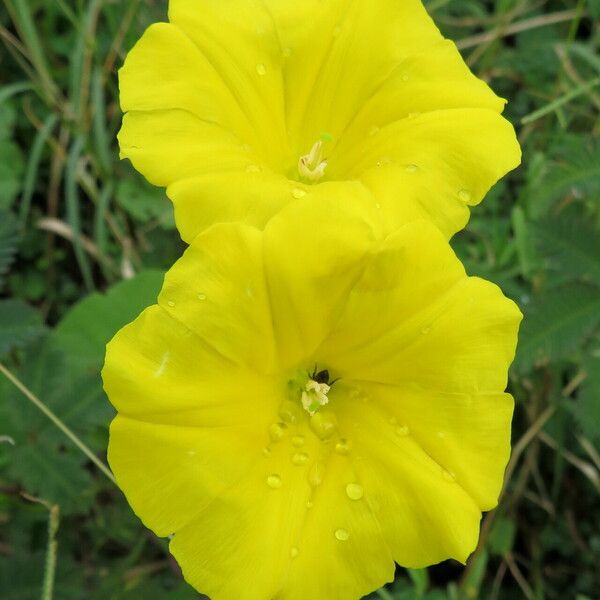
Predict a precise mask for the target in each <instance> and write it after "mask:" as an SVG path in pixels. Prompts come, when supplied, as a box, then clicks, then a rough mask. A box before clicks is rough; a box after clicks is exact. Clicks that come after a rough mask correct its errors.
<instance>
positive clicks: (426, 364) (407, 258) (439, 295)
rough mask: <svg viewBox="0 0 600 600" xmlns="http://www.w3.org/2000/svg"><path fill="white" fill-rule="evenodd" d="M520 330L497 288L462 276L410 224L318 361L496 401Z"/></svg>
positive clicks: (347, 371)
mask: <svg viewBox="0 0 600 600" xmlns="http://www.w3.org/2000/svg"><path fill="white" fill-rule="evenodd" d="M375 306H377V307H379V309H378V310H373V307H375ZM520 320H521V313H520V311H519V309H518V308H517V307H516V305H515V304H514V303H513V302H512V301H510V300H508V299H507V298H505V297H504V296H503V295H502V292H501V291H500V290H499V288H498V287H497V286H495V285H494V284H492V283H489V282H487V281H483V280H481V279H478V278H475V277H467V276H466V275H465V274H464V271H463V269H462V266H461V264H460V262H459V260H458V259H457V258H456V256H455V255H454V254H453V252H452V250H451V249H450V247H449V246H448V244H447V243H446V242H445V240H444V238H443V236H442V235H441V234H440V233H439V231H437V230H436V229H435V228H434V227H433V226H432V225H431V224H429V223H427V222H415V223H411V224H409V225H406V226H405V227H403V228H402V229H400V230H399V231H398V232H397V233H396V234H393V235H391V236H390V237H389V238H388V239H387V240H386V241H385V243H384V244H383V246H382V248H381V250H380V252H378V253H377V254H375V255H374V257H373V260H372V261H371V263H370V264H369V265H368V266H367V268H366V269H365V271H364V274H363V276H362V279H361V281H360V282H357V284H356V285H355V287H354V289H353V290H352V292H351V293H350V295H349V299H348V303H347V305H346V307H345V309H344V314H343V316H342V317H341V318H340V319H339V321H338V322H337V325H336V328H335V330H334V331H333V333H332V334H331V336H330V338H329V339H328V340H326V341H325V342H324V344H323V346H322V348H321V349H319V351H318V355H319V357H320V360H321V361H324V362H325V363H326V364H331V365H333V364H335V365H337V367H338V369H339V370H340V375H341V376H342V377H349V378H352V379H362V380H368V381H375V382H385V383H391V384H397V385H402V384H408V383H414V384H416V385H419V386H421V387H423V388H424V389H426V390H438V391H444V392H464V393H472V392H487V393H494V392H502V391H504V389H505V387H506V383H507V371H508V366H509V365H510V363H511V361H512V359H513V357H514V352H515V346H516V341H517V330H518V325H519V322H520Z"/></svg>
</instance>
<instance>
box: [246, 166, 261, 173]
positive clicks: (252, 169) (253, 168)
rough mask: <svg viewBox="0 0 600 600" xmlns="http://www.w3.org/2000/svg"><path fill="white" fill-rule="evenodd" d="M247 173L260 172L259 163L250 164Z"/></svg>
mask: <svg viewBox="0 0 600 600" xmlns="http://www.w3.org/2000/svg"><path fill="white" fill-rule="evenodd" d="M246 173H260V167H259V166H258V165H248V166H247V167H246Z"/></svg>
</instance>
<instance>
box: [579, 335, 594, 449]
mask: <svg viewBox="0 0 600 600" xmlns="http://www.w3.org/2000/svg"><path fill="white" fill-rule="evenodd" d="M582 366H583V368H584V369H585V371H586V372H587V378H586V379H585V381H584V382H583V384H582V385H581V390H580V391H579V395H578V397H577V401H576V404H575V407H574V413H575V417H576V418H577V420H578V422H579V425H580V426H581V429H582V431H583V433H584V434H585V435H586V436H587V437H589V438H590V439H591V440H593V441H595V442H597V443H600V343H598V348H597V349H596V350H595V352H594V353H592V356H590V357H589V358H588V359H587V360H585V361H584V363H583V365H582Z"/></svg>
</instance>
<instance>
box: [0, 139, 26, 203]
mask: <svg viewBox="0 0 600 600" xmlns="http://www.w3.org/2000/svg"><path fill="white" fill-rule="evenodd" d="M24 172H25V159H24V158H23V153H22V152H21V150H20V149H19V146H17V145H16V144H14V143H13V142H11V141H8V140H1V141H0V209H3V208H4V209H7V208H10V207H11V206H12V204H13V202H14V200H15V198H16V197H17V195H18V194H19V193H20V191H21V188H22V187H23V173H24Z"/></svg>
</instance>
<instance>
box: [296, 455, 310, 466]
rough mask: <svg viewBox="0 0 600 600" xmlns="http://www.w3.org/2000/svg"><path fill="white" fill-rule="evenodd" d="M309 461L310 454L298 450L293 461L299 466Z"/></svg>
mask: <svg viewBox="0 0 600 600" xmlns="http://www.w3.org/2000/svg"><path fill="white" fill-rule="evenodd" d="M307 462H308V454H306V452H296V453H295V454H294V456H292V463H293V464H294V465H296V466H297V467H301V466H303V465H305V464H306V463H307Z"/></svg>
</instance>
